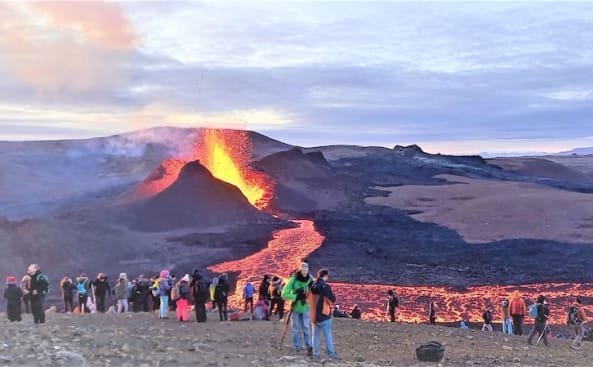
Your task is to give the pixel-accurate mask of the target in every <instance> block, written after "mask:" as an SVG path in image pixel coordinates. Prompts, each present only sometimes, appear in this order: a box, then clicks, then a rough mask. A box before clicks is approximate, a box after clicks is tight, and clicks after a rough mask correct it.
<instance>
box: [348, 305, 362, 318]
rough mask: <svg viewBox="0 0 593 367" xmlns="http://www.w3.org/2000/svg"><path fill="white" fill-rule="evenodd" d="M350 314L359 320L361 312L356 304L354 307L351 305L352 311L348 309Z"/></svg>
mask: <svg viewBox="0 0 593 367" xmlns="http://www.w3.org/2000/svg"><path fill="white" fill-rule="evenodd" d="M350 316H352V318H353V319H357V320H360V317H361V312H360V308H358V305H354V307H352V311H350Z"/></svg>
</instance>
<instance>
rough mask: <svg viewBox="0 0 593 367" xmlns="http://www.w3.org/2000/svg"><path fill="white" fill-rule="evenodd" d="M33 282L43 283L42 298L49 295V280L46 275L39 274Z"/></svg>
mask: <svg viewBox="0 0 593 367" xmlns="http://www.w3.org/2000/svg"><path fill="white" fill-rule="evenodd" d="M35 280H36V281H37V283H39V282H40V281H41V280H43V281H45V284H46V286H45V288H43V289H42V290H41V294H42V295H44V296H45V295H47V294H48V293H49V278H48V277H47V275H45V274H43V273H39V274H37V277H36V279H35Z"/></svg>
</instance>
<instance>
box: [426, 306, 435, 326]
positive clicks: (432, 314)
mask: <svg viewBox="0 0 593 367" xmlns="http://www.w3.org/2000/svg"><path fill="white" fill-rule="evenodd" d="M436 320H437V306H436V305H435V304H434V301H430V305H429V306H428V323H429V324H430V325H436Z"/></svg>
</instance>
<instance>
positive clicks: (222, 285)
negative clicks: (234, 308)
mask: <svg viewBox="0 0 593 367" xmlns="http://www.w3.org/2000/svg"><path fill="white" fill-rule="evenodd" d="M228 296H229V283H228V282H227V279H226V274H222V275H221V276H220V277H219V278H218V284H217V285H216V288H215V289H214V298H215V299H216V306H217V307H218V315H219V316H220V321H227V320H228V313H227V304H228Z"/></svg>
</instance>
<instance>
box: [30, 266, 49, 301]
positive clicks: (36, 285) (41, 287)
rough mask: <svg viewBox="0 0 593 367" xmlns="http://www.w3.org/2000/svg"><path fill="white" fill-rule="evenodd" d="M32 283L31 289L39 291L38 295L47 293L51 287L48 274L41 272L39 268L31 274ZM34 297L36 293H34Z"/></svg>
mask: <svg viewBox="0 0 593 367" xmlns="http://www.w3.org/2000/svg"><path fill="white" fill-rule="evenodd" d="M29 284H30V287H31V288H30V289H29V290H30V291H31V292H33V291H37V293H38V295H45V294H46V293H47V291H48V289H49V282H48V281H47V276H45V274H43V273H41V270H37V271H36V272H35V274H33V275H32V276H31V282H30V283H29ZM32 296H33V297H35V295H33V294H32Z"/></svg>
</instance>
